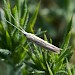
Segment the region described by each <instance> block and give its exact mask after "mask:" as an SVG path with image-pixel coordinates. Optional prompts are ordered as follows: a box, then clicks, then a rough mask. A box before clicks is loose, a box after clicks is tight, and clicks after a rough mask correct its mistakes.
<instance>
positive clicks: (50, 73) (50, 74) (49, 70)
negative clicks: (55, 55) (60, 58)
mask: <svg viewBox="0 0 75 75" xmlns="http://www.w3.org/2000/svg"><path fill="white" fill-rule="evenodd" d="M46 64H47V68H48V72H49V75H53V73H52V71H51V69H50V66H49V64H48V63H47V62H46Z"/></svg>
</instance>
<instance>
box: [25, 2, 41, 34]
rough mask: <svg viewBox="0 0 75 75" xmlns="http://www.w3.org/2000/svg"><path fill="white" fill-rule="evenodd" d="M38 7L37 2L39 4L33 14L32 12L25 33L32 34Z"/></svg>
mask: <svg viewBox="0 0 75 75" xmlns="http://www.w3.org/2000/svg"><path fill="white" fill-rule="evenodd" d="M39 7H40V2H39V4H38V5H37V7H36V10H35V12H34V14H33V16H32V18H31V19H30V21H29V23H28V25H27V27H26V31H27V32H32V33H34V31H33V27H34V24H35V22H36V19H37V15H38V11H39Z"/></svg>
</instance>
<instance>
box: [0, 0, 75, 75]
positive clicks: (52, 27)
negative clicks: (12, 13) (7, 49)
mask: <svg viewBox="0 0 75 75" xmlns="http://www.w3.org/2000/svg"><path fill="white" fill-rule="evenodd" d="M39 1H40V0H28V1H27V3H28V8H29V9H28V10H29V19H30V18H31V16H32V15H33V13H34V10H35V8H36V6H37V3H39ZM11 4H12V7H13V6H14V5H15V4H16V0H11ZM0 8H3V2H2V0H0ZM22 9H23V8H22ZM72 15H73V23H72V31H71V33H72V34H71V40H70V45H71V46H72V50H73V52H74V53H73V56H72V58H71V61H70V62H71V63H73V64H75V59H74V57H75V0H41V4H40V9H39V13H38V16H37V20H36V24H35V26H34V31H35V33H37V32H38V33H40V32H41V31H46V32H45V34H46V35H47V37H48V39H50V38H51V39H52V41H53V44H54V45H56V46H58V47H59V46H61V43H62V41H63V38H64V33H65V31H66V28H67V25H68V23H69V21H70V19H71V17H72ZM39 36H40V37H41V38H43V34H41V35H39ZM2 65H5V64H4V63H2V62H1V61H0V70H1V69H2V68H3V66H2ZM1 66H2V68H1ZM6 67H8V66H6ZM4 68H5V67H4ZM8 71H9V70H8ZM4 75H5V74H4ZM7 75H9V74H7Z"/></svg>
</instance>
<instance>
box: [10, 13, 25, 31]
mask: <svg viewBox="0 0 75 75" xmlns="http://www.w3.org/2000/svg"><path fill="white" fill-rule="evenodd" d="M10 15H11V17H12V18H13V20H14V21H15V22H16V23H17V24H18V22H17V21H16V19H15V18H14V16H13V15H12V14H11V13H10ZM18 25H19V24H18ZM19 27H20V28H21V29H22V30H23V31H25V30H24V29H23V28H22V27H21V26H20V25H19Z"/></svg>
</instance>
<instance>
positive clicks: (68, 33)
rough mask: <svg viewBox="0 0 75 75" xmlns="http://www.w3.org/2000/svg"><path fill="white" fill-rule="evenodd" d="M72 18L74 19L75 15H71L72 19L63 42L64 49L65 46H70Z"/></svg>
mask: <svg viewBox="0 0 75 75" xmlns="http://www.w3.org/2000/svg"><path fill="white" fill-rule="evenodd" d="M72 19H73V16H72V17H71V20H70V22H69V25H68V27H67V30H66V34H65V37H64V41H63V44H62V49H64V48H65V49H66V48H67V47H68V44H69V40H70V36H71V29H72Z"/></svg>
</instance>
